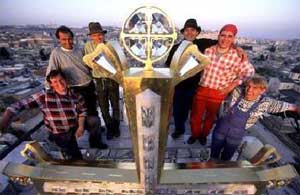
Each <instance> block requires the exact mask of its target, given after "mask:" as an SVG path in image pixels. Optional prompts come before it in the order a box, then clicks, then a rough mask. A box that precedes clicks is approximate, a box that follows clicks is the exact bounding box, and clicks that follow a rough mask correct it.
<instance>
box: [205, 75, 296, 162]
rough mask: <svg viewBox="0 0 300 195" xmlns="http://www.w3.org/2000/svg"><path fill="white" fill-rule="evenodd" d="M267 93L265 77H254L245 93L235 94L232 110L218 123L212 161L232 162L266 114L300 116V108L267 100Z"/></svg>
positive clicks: (214, 133) (212, 146) (212, 149)
mask: <svg viewBox="0 0 300 195" xmlns="http://www.w3.org/2000/svg"><path fill="white" fill-rule="evenodd" d="M266 90H267V81H266V80H265V79H264V78H262V77H253V78H251V79H250V80H249V81H247V83H246V89H245V91H242V90H240V89H236V90H234V91H233V93H232V95H231V97H232V98H231V103H230V108H229V109H228V111H227V112H226V114H225V115H224V116H223V117H222V118H220V119H219V120H218V121H217V124H216V127H215V129H214V132H213V136H212V144H211V158H213V159H221V160H230V159H231V158H232V156H233V154H234V152H235V151H236V150H237V148H238V146H239V145H240V143H241V141H242V139H243V137H244V134H245V131H246V129H248V128H249V127H251V126H252V125H254V124H255V123H256V121H257V120H258V119H259V118H260V117H261V116H262V115H263V114H264V113H278V112H284V111H298V112H300V106H296V105H295V104H290V103H287V102H282V101H278V100H275V99H272V98H268V97H266V96H264V95H263V94H264V93H265V91H266ZM220 154H221V155H220Z"/></svg>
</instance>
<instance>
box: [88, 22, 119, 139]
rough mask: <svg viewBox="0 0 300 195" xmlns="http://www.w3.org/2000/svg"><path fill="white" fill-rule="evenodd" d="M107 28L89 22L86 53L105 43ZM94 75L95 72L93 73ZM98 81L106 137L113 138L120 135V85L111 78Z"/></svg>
mask: <svg viewBox="0 0 300 195" xmlns="http://www.w3.org/2000/svg"><path fill="white" fill-rule="evenodd" d="M106 33H107V31H106V30H103V28H102V26H101V24H100V23H99V22H90V23H89V33H88V35H89V37H90V38H91V41H89V42H87V43H86V44H85V47H84V51H85V54H89V53H92V52H93V51H94V50H95V48H96V47H97V45H98V44H100V43H105V34H106ZM93 75H94V74H93ZM94 79H95V81H96V83H97V87H96V90H97V95H98V104H99V107H100V109H101V113H102V117H103V120H104V122H105V126H106V130H107V131H106V132H107V134H106V138H107V140H111V139H113V138H114V137H119V136H120V129H119V126H120V108H119V99H120V98H119V96H120V95H119V85H118V83H117V82H115V81H114V80H112V79H109V78H95V77H94ZM109 104H111V106H112V111H113V112H112V116H111V115H110V112H109Z"/></svg>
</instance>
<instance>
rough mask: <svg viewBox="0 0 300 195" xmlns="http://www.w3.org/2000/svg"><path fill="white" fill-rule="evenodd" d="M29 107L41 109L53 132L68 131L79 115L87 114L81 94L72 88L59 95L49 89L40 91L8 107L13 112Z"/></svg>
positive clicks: (74, 125)
mask: <svg viewBox="0 0 300 195" xmlns="http://www.w3.org/2000/svg"><path fill="white" fill-rule="evenodd" d="M30 108H40V109H41V111H42V113H43V116H44V123H45V126H46V128H47V130H49V131H50V132H52V133H53V134H58V133H64V132H68V131H69V130H70V129H71V128H74V127H76V126H78V118H79V117H85V116H86V115H87V114H86V107H85V103H84V100H83V98H82V96H80V95H78V94H76V93H74V92H73V91H72V90H69V91H68V93H67V95H60V94H58V93H55V92H54V91H53V90H51V89H49V90H46V91H40V92H38V93H35V94H33V95H31V96H30V97H28V98H27V99H23V100H21V101H19V102H16V103H14V104H12V105H11V106H10V107H8V109H9V110H10V111H12V112H13V113H18V112H20V111H21V110H24V109H30Z"/></svg>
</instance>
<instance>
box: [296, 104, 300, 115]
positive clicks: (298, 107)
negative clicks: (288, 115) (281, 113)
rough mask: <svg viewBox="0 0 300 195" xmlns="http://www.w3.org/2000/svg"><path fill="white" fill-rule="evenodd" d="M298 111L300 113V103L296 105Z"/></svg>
mask: <svg viewBox="0 0 300 195" xmlns="http://www.w3.org/2000/svg"><path fill="white" fill-rule="evenodd" d="M296 112H298V113H299V114H300V105H298V106H297V107H296Z"/></svg>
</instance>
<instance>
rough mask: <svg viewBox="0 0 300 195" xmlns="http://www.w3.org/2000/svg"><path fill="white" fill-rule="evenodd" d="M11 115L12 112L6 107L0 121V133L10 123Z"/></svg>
mask: <svg viewBox="0 0 300 195" xmlns="http://www.w3.org/2000/svg"><path fill="white" fill-rule="evenodd" d="M13 115H14V114H13V113H12V112H11V111H10V110H8V109H7V110H6V111H5V112H4V114H3V116H2V120H1V121H0V133H1V132H3V131H4V130H5V129H6V128H7V127H8V126H9V125H10V122H11V119H12V117H13Z"/></svg>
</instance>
